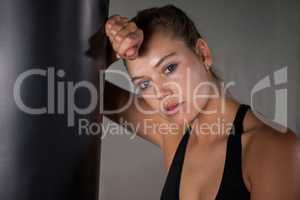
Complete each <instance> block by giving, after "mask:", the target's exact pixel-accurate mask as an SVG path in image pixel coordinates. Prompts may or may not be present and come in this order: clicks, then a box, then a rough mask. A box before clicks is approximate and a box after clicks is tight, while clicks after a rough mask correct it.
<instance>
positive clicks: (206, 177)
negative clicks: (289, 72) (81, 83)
mask: <svg viewBox="0 0 300 200" xmlns="http://www.w3.org/2000/svg"><path fill="white" fill-rule="evenodd" d="M104 28H105V33H106V35H107V36H108V37H109V41H110V44H111V45H110V48H111V51H110V52H111V54H110V62H114V61H116V60H117V59H122V60H123V62H124V64H125V65H126V67H127V70H128V72H129V75H130V77H131V79H132V83H133V85H134V86H135V87H136V88H137V89H138V95H136V94H131V93H129V92H126V91H124V90H121V89H119V88H117V87H115V86H113V85H110V84H108V83H106V86H105V87H106V88H105V92H106V94H105V98H106V99H105V108H106V109H111V110H114V109H118V108H122V107H123V106H124V105H125V104H127V101H128V99H129V97H133V98H134V100H135V101H134V103H132V104H130V106H129V107H127V108H126V109H123V110H122V112H118V113H115V114H111V115H108V117H110V118H111V119H113V120H114V121H116V122H118V120H119V119H120V118H125V119H126V120H127V121H128V122H130V123H133V124H134V125H136V127H137V129H135V131H136V133H137V134H138V135H139V136H141V137H143V138H144V139H146V140H148V141H150V142H152V143H154V144H156V145H158V146H159V147H160V148H161V149H162V151H163V153H164V160H165V166H166V169H167V170H168V176H167V179H166V182H165V185H164V188H163V191H162V194H161V199H172V200H174V199H175V200H176V199H186V200H194V199H195V200H196V199H201V200H212V199H222V200H227V199H252V200H261V199H272V200H276V199H278V200H282V199H289V200H299V199H300V170H299V169H300V142H299V139H297V137H296V136H295V134H294V133H293V132H292V131H291V130H289V129H287V131H286V133H284V134H282V133H279V132H277V131H276V130H274V129H273V128H271V127H270V126H268V125H266V124H264V123H263V122H262V121H260V120H259V119H258V118H257V117H256V116H255V115H254V114H253V112H252V111H251V109H250V107H249V106H248V105H245V104H241V103H239V102H238V101H236V100H235V99H234V98H233V97H231V96H230V95H228V94H227V92H226V87H224V86H222V84H221V83H222V80H221V79H220V78H218V76H216V75H215V73H214V72H213V70H212V63H213V59H212V54H211V51H210V49H209V47H208V45H207V43H206V42H205V41H204V40H203V38H202V37H201V35H200V34H199V33H198V31H197V29H196V28H195V25H194V24H193V22H192V21H191V20H190V19H189V18H188V17H187V16H186V14H185V13H184V12H183V11H182V10H180V9H178V8H176V7H175V6H173V5H166V6H163V7H160V8H149V9H145V10H142V11H140V12H139V13H138V14H137V16H136V17H134V18H133V19H132V20H129V19H128V18H127V17H122V16H119V15H114V16H111V17H110V18H109V19H108V20H107V22H106V24H105V27H104ZM102 31H103V28H102ZM100 33H101V31H100ZM100 33H98V34H100ZM97 42H98V40H97V36H94V37H92V38H91V40H90V45H91V48H90V50H89V51H88V54H89V55H90V56H92V57H94V58H96V57H97V45H99V43H97ZM107 91H109V92H110V93H109V95H107ZM112 96H114V97H113V98H112ZM149 110H150V111H155V112H150V113H149ZM149 119H151V120H149ZM145 120H148V121H150V122H148V123H151V124H152V125H154V124H164V125H166V124H167V125H174V124H175V125H177V126H176V127H175V128H174V126H172V128H171V126H167V127H168V128H165V129H159V128H158V126H152V128H150V129H148V130H147V129H146V125H145V123H143V122H144V121H145ZM216 124H217V125H218V126H221V127H223V128H219V129H218V130H215V129H214V128H212V127H215V126H216ZM147 127H149V124H148V125H147ZM224 127H225V128H224ZM177 133H179V134H177Z"/></svg>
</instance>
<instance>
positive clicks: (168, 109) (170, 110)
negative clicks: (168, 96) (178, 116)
mask: <svg viewBox="0 0 300 200" xmlns="http://www.w3.org/2000/svg"><path fill="white" fill-rule="evenodd" d="M179 105H180V103H178V102H167V103H166V104H165V105H164V111H165V113H166V114H168V115H170V114H175V113H176V112H177V111H178V109H177V108H178V106H179Z"/></svg>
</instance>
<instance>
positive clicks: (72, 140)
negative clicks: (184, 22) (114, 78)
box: [0, 0, 109, 200]
mask: <svg viewBox="0 0 300 200" xmlns="http://www.w3.org/2000/svg"><path fill="white" fill-rule="evenodd" d="M108 6H109V5H108V0H42V1H39V0H26V1H25V0H1V4H0V69H1V70H0V87H1V90H0V92H1V93H0V100H1V101H0V123H1V130H0V131H1V133H0V199H1V200H96V199H98V196H99V170H100V169H99V168H100V167H99V166H100V145H101V143H100V141H101V140H100V137H101V134H100V133H101V129H100V127H99V125H101V122H102V121H101V117H99V115H98V114H99V112H100V111H99V110H100V109H98V108H99V107H100V103H101V95H102V93H101V87H102V86H101V84H102V81H101V80H100V79H101V77H100V75H99V74H100V73H99V69H101V68H102V67H104V66H105V62H106V61H105V59H104V60H102V64H98V66H97V68H96V67H95V66H94V64H93V63H92V61H91V60H90V59H88V58H87V57H86V56H85V50H86V49H87V48H88V38H89V36H90V35H91V34H92V33H93V32H95V31H96V30H97V29H98V28H99V26H100V25H101V24H103V23H104V22H105V20H106V19H107V13H108ZM103 40H105V38H103ZM103 48H105V43H103ZM103 58H105V56H103ZM100 116H101V115H100ZM97 125H98V126H97Z"/></svg>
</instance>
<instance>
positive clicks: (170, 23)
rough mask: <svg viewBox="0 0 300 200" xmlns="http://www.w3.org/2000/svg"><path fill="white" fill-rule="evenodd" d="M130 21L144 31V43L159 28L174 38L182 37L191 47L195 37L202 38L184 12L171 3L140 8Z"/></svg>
mask: <svg viewBox="0 0 300 200" xmlns="http://www.w3.org/2000/svg"><path fill="white" fill-rule="evenodd" d="M131 21H133V22H135V23H136V25H137V27H138V28H140V29H142V30H143V32H144V33H146V34H144V41H145V43H147V41H148V39H149V38H151V36H152V34H153V33H155V32H156V31H161V30H163V31H166V32H167V33H170V34H171V35H172V36H173V37H175V38H178V39H183V41H184V42H185V44H186V45H187V46H188V47H190V48H191V49H193V48H194V47H195V45H196V42H197V39H198V38H202V36H201V35H200V33H199V32H198V30H197V28H196V26H195V24H194V23H193V22H192V20H191V19H190V18H189V17H188V16H187V15H186V13H184V12H183V11H182V10H181V9H179V8H177V7H175V6H174V5H171V4H168V5H165V6H163V7H152V8H148V9H144V10H141V11H139V12H138V13H137V15H136V16H135V17H133V18H132V19H131Z"/></svg>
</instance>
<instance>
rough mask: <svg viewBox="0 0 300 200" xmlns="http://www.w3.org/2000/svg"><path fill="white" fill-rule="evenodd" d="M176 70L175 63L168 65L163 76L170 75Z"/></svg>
mask: <svg viewBox="0 0 300 200" xmlns="http://www.w3.org/2000/svg"><path fill="white" fill-rule="evenodd" d="M176 68H177V64H175V63H173V64H169V65H167V67H165V69H164V73H165V74H169V73H172V72H173V71H175V69H176Z"/></svg>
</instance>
